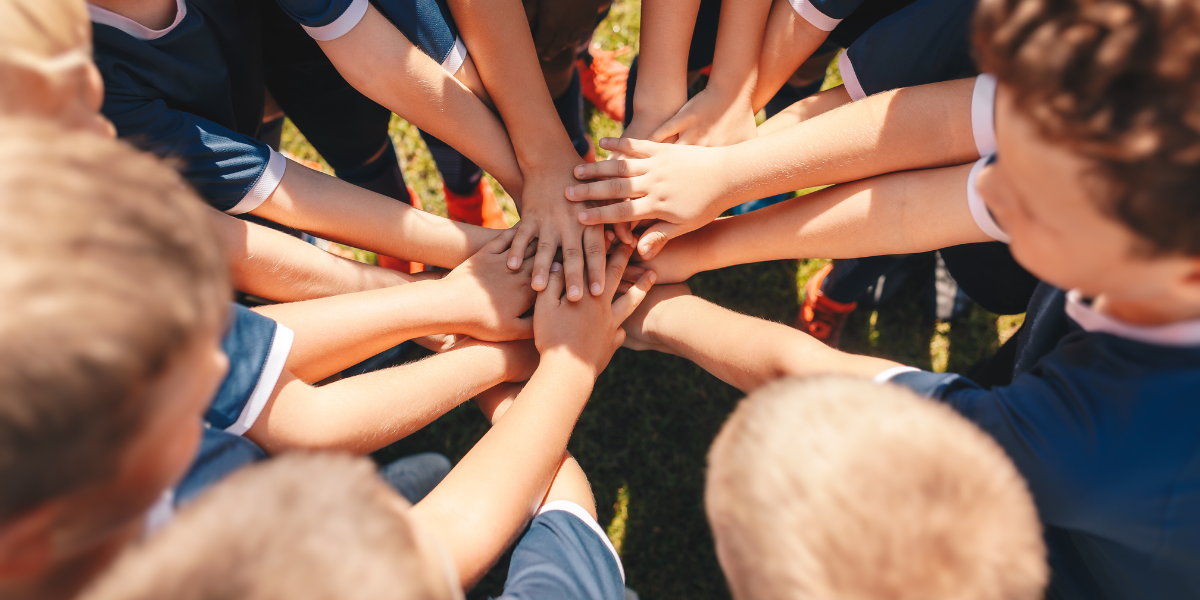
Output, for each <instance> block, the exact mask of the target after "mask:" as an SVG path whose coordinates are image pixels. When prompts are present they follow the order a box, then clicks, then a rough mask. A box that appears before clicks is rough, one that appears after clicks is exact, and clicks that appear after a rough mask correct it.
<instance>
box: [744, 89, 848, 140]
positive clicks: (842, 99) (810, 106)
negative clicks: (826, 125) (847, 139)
mask: <svg viewBox="0 0 1200 600" xmlns="http://www.w3.org/2000/svg"><path fill="white" fill-rule="evenodd" d="M850 102H851V100H850V94H849V93H848V92H847V91H846V86H844V85H839V86H837V87H834V88H830V89H827V90H825V91H823V92H817V93H815V94H813V95H811V96H809V97H807V98H805V99H803V100H801V101H799V102H796V103H795V104H793V105H791V106H789V107H787V108H785V109H783V110H782V111H780V112H778V113H777V114H776V115H775V116H773V117H771V118H770V119H767V120H766V122H765V123H763V124H762V125H759V126H758V135H759V136H767V135H771V134H773V133H778V132H780V131H785V130H786V129H787V128H789V127H793V126H795V125H798V124H800V123H803V122H804V121H807V120H809V119H811V118H813V117H815V116H818V115H823V114H825V113H827V112H829V111H831V110H833V109H835V108H837V107H839V106H841V105H843V104H849V103H850Z"/></svg>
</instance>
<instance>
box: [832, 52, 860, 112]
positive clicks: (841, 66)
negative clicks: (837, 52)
mask: <svg viewBox="0 0 1200 600" xmlns="http://www.w3.org/2000/svg"><path fill="white" fill-rule="evenodd" d="M838 70H839V71H841V72H842V85H844V86H846V93H847V94H850V100H851V101H853V102H857V101H859V100H862V99H863V98H866V97H867V93H866V92H864V91H863V89H862V84H860V83H859V82H858V74H857V73H855V72H854V65H852V64H850V53H849V52H846V51H843V52H842V54H841V56H838Z"/></svg>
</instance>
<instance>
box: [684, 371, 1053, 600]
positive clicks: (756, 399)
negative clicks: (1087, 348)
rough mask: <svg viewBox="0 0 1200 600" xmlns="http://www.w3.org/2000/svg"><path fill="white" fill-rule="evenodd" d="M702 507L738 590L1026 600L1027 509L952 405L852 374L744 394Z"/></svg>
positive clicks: (755, 598)
mask: <svg viewBox="0 0 1200 600" xmlns="http://www.w3.org/2000/svg"><path fill="white" fill-rule="evenodd" d="M705 503H706V509H707V512H708V516H709V521H710V523H711V524H712V527H713V530H714V534H715V535H716V538H717V544H718V552H719V554H720V556H721V559H722V565H723V567H724V568H725V572H726V576H727V578H728V580H729V583H730V587H731V588H732V591H733V595H734V597H736V598H739V599H740V600H767V599H788V600H793V599H811V600H883V599H887V600H949V599H954V600H1031V599H1034V598H1039V597H1040V596H1041V592H1042V590H1043V588H1044V587H1045V585H1046V581H1047V577H1048V575H1047V567H1046V556H1045V548H1044V545H1043V541H1042V537H1041V530H1040V526H1039V523H1038V518H1037V512H1036V509H1035V508H1034V505H1033V500H1032V498H1031V496H1030V494H1029V491H1028V490H1027V489H1026V487H1025V483H1024V481H1023V480H1022V479H1021V477H1020V475H1019V474H1018V473H1017V470H1016V468H1015V467H1014V466H1013V464H1012V462H1011V461H1010V460H1009V459H1008V457H1007V456H1006V455H1005V454H1004V452H1003V450H1001V449H1000V447H999V446H998V445H997V444H996V443H995V442H994V441H993V440H992V439H991V438H990V437H988V436H987V435H986V434H984V433H983V432H981V431H980V430H979V429H977V428H976V427H975V426H974V425H972V424H970V423H968V422H967V421H966V420H965V419H964V418H962V417H961V416H959V415H958V414H956V413H955V412H954V411H953V410H951V409H950V408H948V407H946V406H944V405H941V404H937V403H934V402H932V401H929V400H923V399H921V398H918V397H916V396H915V395H914V394H912V393H911V392H908V391H906V390H902V389H900V388H897V387H894V386H880V385H876V384H874V383H871V382H869V381H860V380H853V379H847V378H836V377H827V378H817V379H813V380H808V381H797V380H783V381H779V382H775V383H773V384H771V385H768V386H766V387H764V388H762V389H760V390H758V391H756V392H755V393H753V394H751V395H750V397H748V398H746V399H745V400H744V401H742V403H741V404H740V405H739V406H738V407H737V409H736V410H735V411H734V412H733V414H732V416H730V418H729V420H728V421H727V422H726V423H725V425H724V426H723V427H722V429H721V432H720V434H719V435H718V436H717V439H716V441H715V442H714V443H713V446H712V450H711V451H710V453H709V471H708V481H707V486H706V495H705Z"/></svg>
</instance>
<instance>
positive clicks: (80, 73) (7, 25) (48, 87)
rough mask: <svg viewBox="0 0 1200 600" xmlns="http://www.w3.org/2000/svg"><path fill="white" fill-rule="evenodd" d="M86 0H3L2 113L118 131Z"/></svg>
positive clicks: (0, 17)
mask: <svg viewBox="0 0 1200 600" xmlns="http://www.w3.org/2000/svg"><path fill="white" fill-rule="evenodd" d="M91 46H92V25H91V21H90V20H89V19H88V15H87V7H86V6H85V5H84V1H83V0H5V1H4V2H0V115H7V116H10V117H11V116H23V117H38V118H45V119H50V120H54V121H56V122H58V123H59V124H60V125H62V126H64V127H67V128H70V129H84V130H89V131H93V132H96V133H100V134H103V135H107V136H109V137H111V136H113V135H114V130H113V127H112V124H111V123H109V122H108V120H107V119H105V118H104V117H103V116H101V115H100V106H101V104H102V103H103V101H104V82H103V80H102V79H101V77H100V72H99V71H98V70H97V69H96V66H95V64H93V63H92V48H91Z"/></svg>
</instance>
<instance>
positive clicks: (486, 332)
mask: <svg viewBox="0 0 1200 600" xmlns="http://www.w3.org/2000/svg"><path fill="white" fill-rule="evenodd" d="M515 236H516V231H514V230H512V229H508V230H505V231H503V232H502V233H500V235H498V236H496V239H494V240H492V241H491V242H488V244H487V245H486V246H484V247H483V249H482V250H480V251H479V252H477V253H475V255H474V256H472V257H471V258H468V259H467V260H466V261H464V262H463V263H462V264H461V265H459V266H457V267H455V268H454V270H453V271H450V273H448V274H447V275H446V276H445V277H444V278H442V279H441V280H440V281H438V282H437V284H438V285H446V286H449V287H451V288H452V291H451V292H450V293H449V294H448V295H447V302H448V303H449V304H448V306H447V307H446V308H447V310H450V311H454V314H461V315H463V327H462V330H461V331H457V332H456V333H465V334H467V335H469V336H471V337H473V338H476V339H480V340H485V341H491V342H504V341H508V340H520V339H529V338H530V337H532V335H533V321H532V319H531V318H530V317H525V318H522V317H521V315H523V314H525V313H527V312H529V309H530V308H532V307H533V302H534V296H535V294H534V292H533V290H531V289H529V272H530V271H531V270H532V264H531V263H529V262H526V264H525V266H523V267H520V268H519V269H518V270H516V271H513V270H509V269H506V268H505V266H504V265H505V255H506V254H507V252H508V250H509V247H510V246H511V245H512V241H513V238H514V237H515ZM532 251H533V249H532V248H527V249H526V253H525V256H529V255H531V254H532Z"/></svg>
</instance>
